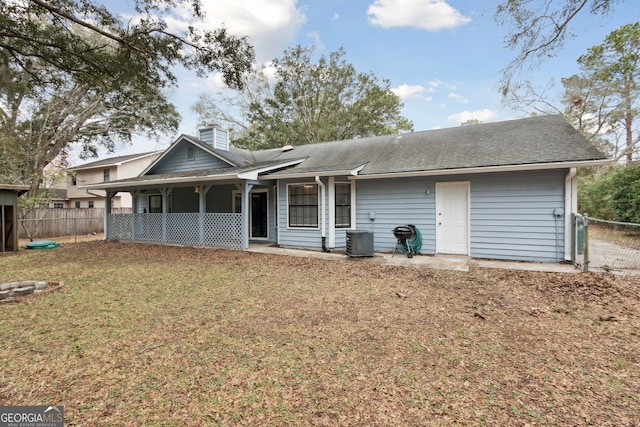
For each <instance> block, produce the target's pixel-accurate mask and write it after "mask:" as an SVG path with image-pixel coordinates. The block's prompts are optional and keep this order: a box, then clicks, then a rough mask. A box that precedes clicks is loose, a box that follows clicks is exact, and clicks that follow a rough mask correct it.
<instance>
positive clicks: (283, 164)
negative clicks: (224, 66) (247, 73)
mask: <svg viewBox="0 0 640 427" xmlns="http://www.w3.org/2000/svg"><path fill="white" fill-rule="evenodd" d="M183 137H186V138H187V139H189V140H192V142H195V143H199V140H198V139H197V138H194V137H189V136H185V135H183ZM207 147H208V146H207ZM208 149H210V150H213V148H211V147H208ZM218 151H220V150H216V153H217V152H218ZM218 154H220V153H218ZM222 154H224V156H226V158H227V159H229V160H233V163H234V164H236V165H238V166H235V167H234V166H231V167H228V168H214V169H201V170H191V171H183V172H174V173H164V174H151V175H141V176H138V177H136V178H129V179H123V180H119V181H111V182H109V183H100V184H92V185H89V186H87V187H93V188H107V187H109V186H111V188H115V187H123V186H125V185H134V186H146V185H151V184H153V183H157V182H167V183H171V182H173V183H178V182H187V181H188V180H189V179H193V181H201V182H205V181H216V180H221V179H225V180H226V179H237V178H238V177H240V176H241V174H246V173H248V172H251V171H253V172H254V173H255V174H257V173H258V172H260V173H265V172H266V175H263V176H264V177H265V178H267V179H268V178H274V177H289V176H295V175H304V174H314V175H322V174H323V173H325V174H327V175H329V174H331V173H332V172H335V173H336V174H348V173H349V172H350V171H354V170H357V175H358V176H361V177H366V176H370V177H375V176H377V175H382V174H402V173H418V174H420V173H422V172H424V173H425V174H426V173H441V172H442V173H444V171H447V170H455V171H456V173H457V172H458V171H460V172H464V171H465V169H469V170H470V169H476V170H475V171H476V172H477V171H482V168H490V167H505V166H507V167H510V166H515V167H520V166H522V167H523V168H524V167H525V166H526V165H549V164H551V165H552V167H555V165H556V164H558V165H559V166H558V167H563V165H569V164H571V165H576V164H582V163H587V164H588V163H590V162H597V161H603V160H604V161H606V160H607V157H606V156H605V155H604V154H602V153H601V152H600V151H598V150H597V149H596V148H595V147H593V145H591V144H590V143H589V142H588V141H587V140H586V138H585V137H584V136H582V135H581V134H580V133H579V132H578V131H576V130H575V129H574V128H573V126H571V125H570V124H569V123H568V122H567V121H566V120H565V119H564V118H563V117H562V116H543V117H531V118H526V119H519V120H510V121H504V122H495V123H487V124H479V125H469V126H460V127H455V128H448V129H438V130H430V131H424V132H412V133H407V134H402V135H383V136H376V137H367V138H357V139H351V140H346V141H332V142H324V143H318V144H309V145H300V146H295V147H294V148H293V149H291V150H286V151H283V150H282V149H270V150H260V151H248V150H243V149H238V148H235V147H230V151H229V152H223V153H222ZM564 167H567V166H564ZM572 167H573V166H572Z"/></svg>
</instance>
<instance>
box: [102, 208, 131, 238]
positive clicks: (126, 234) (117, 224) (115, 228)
mask: <svg viewBox="0 0 640 427" xmlns="http://www.w3.org/2000/svg"><path fill="white" fill-rule="evenodd" d="M131 221H133V215H132V214H118V215H107V234H106V239H107V240H131Z"/></svg>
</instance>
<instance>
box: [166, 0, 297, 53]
mask: <svg viewBox="0 0 640 427" xmlns="http://www.w3.org/2000/svg"><path fill="white" fill-rule="evenodd" d="M296 2H297V0H243V1H228V0H208V1H205V2H202V7H203V9H204V11H205V14H206V15H205V18H204V22H200V23H198V24H197V26H198V27H199V28H203V29H204V28H206V29H214V28H219V27H221V26H222V25H224V26H225V27H226V28H227V30H228V31H229V33H230V34H233V35H236V36H248V38H249V43H251V44H252V45H253V46H254V47H255V52H256V60H257V61H258V63H262V62H265V61H268V60H270V59H273V58H276V57H279V56H281V55H282V52H283V51H284V50H285V49H286V48H287V46H288V45H289V44H290V43H291V42H292V41H293V40H294V39H295V35H296V32H297V31H298V30H299V29H300V28H301V27H302V26H303V25H304V24H305V22H306V20H307V18H306V16H305V14H304V10H302V9H299V8H297V7H296ZM176 13H177V14H179V15H181V20H183V21H184V22H187V23H188V22H190V20H191V16H192V15H190V14H188V13H184V11H182V10H176Z"/></svg>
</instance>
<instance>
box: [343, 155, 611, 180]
mask: <svg viewBox="0 0 640 427" xmlns="http://www.w3.org/2000/svg"><path fill="white" fill-rule="evenodd" d="M611 163H613V160H611V159H603V160H582V161H575V162H554V163H535V164H529V165H505V166H479V167H473V168H456V169H435V170H427V171H424V170H423V171H410V172H386V173H372V174H367V175H358V176H357V177H354V178H351V179H357V180H361V179H380V178H410V177H416V176H434V175H462V174H476V173H489V172H517V171H531V170H549V169H565V168H577V167H584V166H604V165H610V164H611Z"/></svg>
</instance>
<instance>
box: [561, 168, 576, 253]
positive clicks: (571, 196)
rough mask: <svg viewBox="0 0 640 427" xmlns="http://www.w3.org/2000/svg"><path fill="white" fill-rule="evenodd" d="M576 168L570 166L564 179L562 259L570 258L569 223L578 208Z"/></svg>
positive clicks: (570, 224)
mask: <svg viewBox="0 0 640 427" xmlns="http://www.w3.org/2000/svg"><path fill="white" fill-rule="evenodd" d="M576 176H577V169H576V168H570V169H569V172H568V173H567V176H566V177H565V179H564V212H565V217H564V259H565V260H570V259H571V255H572V254H571V247H572V245H571V235H572V233H571V227H572V226H573V224H572V223H571V218H572V214H574V213H577V210H578V194H577V192H578V190H577V184H576Z"/></svg>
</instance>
